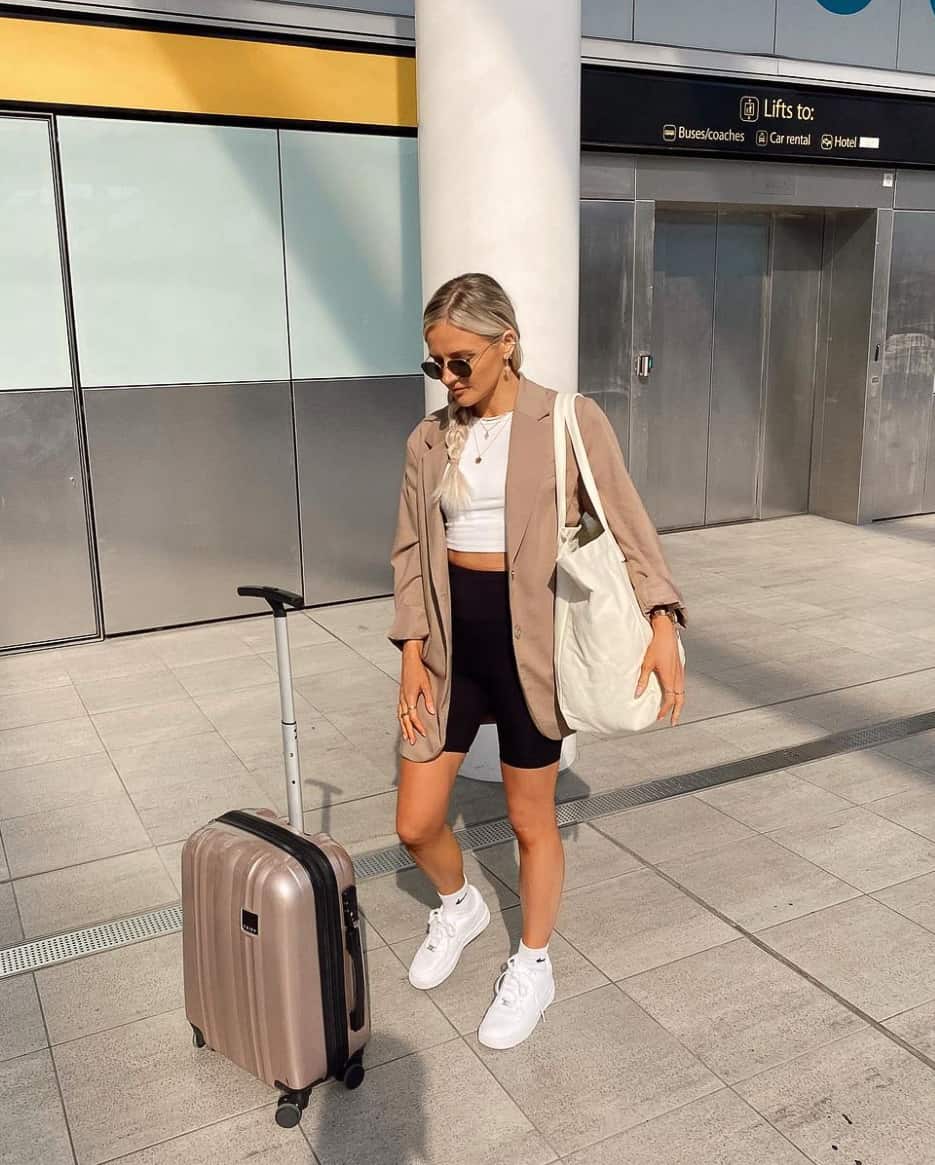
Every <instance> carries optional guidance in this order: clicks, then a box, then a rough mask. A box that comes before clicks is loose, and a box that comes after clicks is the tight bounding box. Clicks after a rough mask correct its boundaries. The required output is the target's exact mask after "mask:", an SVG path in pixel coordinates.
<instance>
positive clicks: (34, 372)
mask: <svg viewBox="0 0 935 1165" xmlns="http://www.w3.org/2000/svg"><path fill="white" fill-rule="evenodd" d="M70 385H71V368H70V365H69V360H68V334H67V330H66V325H65V295H64V291H63V288H62V260H61V253H60V250H59V241H58V224H57V221H56V210H55V194H54V186H53V180H52V150H51V143H50V140H49V125H48V122H46V121H43V120H40V119H34V120H30V119H28V118H15V117H9V118H8V117H0V390H2V389H16V388H21V389H22V388H67V387H69V386H70Z"/></svg>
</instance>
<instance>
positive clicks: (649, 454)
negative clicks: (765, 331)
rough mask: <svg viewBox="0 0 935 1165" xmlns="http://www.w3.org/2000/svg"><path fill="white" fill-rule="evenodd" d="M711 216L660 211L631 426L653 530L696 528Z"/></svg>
mask: <svg viewBox="0 0 935 1165" xmlns="http://www.w3.org/2000/svg"><path fill="white" fill-rule="evenodd" d="M716 252H717V214H716V213H715V212H714V211H695V210H676V209H671V210H670V209H664V210H663V209H658V208H657V211H656V224H655V274H654V281H653V304H652V353H653V357H654V367H653V369H652V372H651V374H650V375H649V376H648V377H642V378H640V381H639V387H638V390H637V392H636V394H635V400H634V410H633V417H632V421H631V429H630V440H631V463H632V468H633V474H634V477H635V479H636V482H637V485H638V487H639V489H640V492H641V494H642V496H643V500H644V502H645V503H646V506H647V509H648V510H649V512H650V514H651V516H652V518H653V521H654V522H655V523H656V525H657V526H659V527H662V528H670V527H674V526H702V525H704V522H705V508H706V507H705V496H706V490H707V461H708V449H707V433H708V415H709V410H710V399H711V354H712V347H713V342H714V292H715V283H714V271H715V257H716Z"/></svg>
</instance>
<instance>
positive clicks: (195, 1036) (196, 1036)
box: [192, 1024, 205, 1048]
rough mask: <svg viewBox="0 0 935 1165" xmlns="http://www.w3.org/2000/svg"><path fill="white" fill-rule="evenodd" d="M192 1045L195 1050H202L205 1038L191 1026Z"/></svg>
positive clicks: (197, 1029)
mask: <svg viewBox="0 0 935 1165" xmlns="http://www.w3.org/2000/svg"><path fill="white" fill-rule="evenodd" d="M192 1043H193V1044H194V1045H195V1047H196V1048H203V1047H204V1046H205V1038H204V1036H203V1035H202V1034H201V1030H200V1029H199V1028H197V1027H195V1025H194V1024H192Z"/></svg>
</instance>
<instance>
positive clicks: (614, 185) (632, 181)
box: [581, 153, 636, 199]
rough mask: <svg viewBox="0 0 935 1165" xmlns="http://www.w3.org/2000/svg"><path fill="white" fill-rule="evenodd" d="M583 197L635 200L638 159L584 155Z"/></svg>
mask: <svg viewBox="0 0 935 1165" xmlns="http://www.w3.org/2000/svg"><path fill="white" fill-rule="evenodd" d="M581 197H582V198H628V199H633V198H635V197H636V159H635V158H633V157H630V156H629V155H628V154H595V153H586V154H582V155H581Z"/></svg>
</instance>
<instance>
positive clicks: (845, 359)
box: [811, 211, 876, 522]
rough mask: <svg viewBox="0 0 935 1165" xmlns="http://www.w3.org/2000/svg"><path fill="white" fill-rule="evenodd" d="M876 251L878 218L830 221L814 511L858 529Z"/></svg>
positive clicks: (840, 216)
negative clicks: (855, 526)
mask: <svg viewBox="0 0 935 1165" xmlns="http://www.w3.org/2000/svg"><path fill="white" fill-rule="evenodd" d="M875 252H876V215H875V214H871V213H866V212H863V213H862V212H855V211H837V212H834V213H832V214H829V216H828V229H827V230H826V238H825V247H824V255H825V261H824V274H823V278H824V280H825V281H826V283H827V285H828V300H827V304H826V312H825V325H826V326H825V329H823V336H822V343H823V347H824V351H823V353H822V356H821V359H822V360H823V362H824V366H825V367H824V374H823V377H822V389H823V391H822V398H821V400H820V401H819V402H817V403H818V408H819V409H820V416H819V417H818V418H816V428H817V432H818V438H817V440H816V446H815V456H814V458H813V488H812V495H811V508H812V510H813V511H814V512H815V513H817V514H821V515H823V516H824V517H828V518H837V519H838V520H839V521H842V522H856V521H857V520H858V518H859V516H860V492H861V478H862V473H863V457H864V420H865V414H866V397H867V364H868V356H869V344H870V320H871V310H872V300H873V279H874V260H875Z"/></svg>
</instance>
